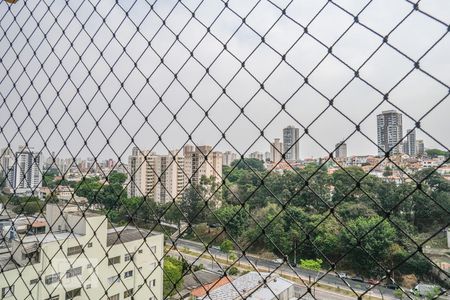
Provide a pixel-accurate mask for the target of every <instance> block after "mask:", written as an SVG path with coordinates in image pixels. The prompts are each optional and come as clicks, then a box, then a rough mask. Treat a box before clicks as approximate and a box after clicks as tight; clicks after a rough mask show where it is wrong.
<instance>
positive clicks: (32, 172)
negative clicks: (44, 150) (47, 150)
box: [10, 146, 43, 195]
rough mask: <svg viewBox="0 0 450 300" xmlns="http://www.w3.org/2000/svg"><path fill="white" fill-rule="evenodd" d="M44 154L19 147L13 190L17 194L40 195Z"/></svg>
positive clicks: (15, 159) (13, 177)
mask: <svg viewBox="0 0 450 300" xmlns="http://www.w3.org/2000/svg"><path fill="white" fill-rule="evenodd" d="M42 172H43V170H42V154H41V153H40V152H35V151H34V149H33V148H30V147H24V146H21V147H19V150H18V151H17V152H16V155H15V158H14V168H13V174H12V175H10V177H11V188H12V189H13V190H14V193H15V194H23V195H31V194H38V193H39V190H38V188H39V187H41V186H42Z"/></svg>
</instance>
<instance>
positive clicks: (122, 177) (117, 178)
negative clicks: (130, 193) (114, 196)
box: [108, 171, 127, 185]
mask: <svg viewBox="0 0 450 300" xmlns="http://www.w3.org/2000/svg"><path fill="white" fill-rule="evenodd" d="M126 180H127V175H126V174H124V173H120V172H117V171H112V172H111V173H110V174H109V175H108V182H109V184H111V185H116V184H117V185H123V184H124V183H125V181H126Z"/></svg>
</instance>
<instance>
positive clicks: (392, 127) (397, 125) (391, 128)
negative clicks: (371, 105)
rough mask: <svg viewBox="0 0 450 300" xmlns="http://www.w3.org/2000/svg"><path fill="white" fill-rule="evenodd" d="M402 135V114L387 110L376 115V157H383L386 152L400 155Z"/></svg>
mask: <svg viewBox="0 0 450 300" xmlns="http://www.w3.org/2000/svg"><path fill="white" fill-rule="evenodd" d="M402 134H403V126H402V114H400V113H398V112H397V111H395V110H387V111H383V112H382V113H381V114H379V115H377V145H378V147H379V148H378V155H380V156H383V155H384V152H387V151H390V152H391V153H393V154H397V153H401V150H402V149H401V148H402V145H401V143H400V141H401V139H402Z"/></svg>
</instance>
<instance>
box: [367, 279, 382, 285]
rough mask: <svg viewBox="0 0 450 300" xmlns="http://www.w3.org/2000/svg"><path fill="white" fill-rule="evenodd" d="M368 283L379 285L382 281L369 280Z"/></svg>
mask: <svg viewBox="0 0 450 300" xmlns="http://www.w3.org/2000/svg"><path fill="white" fill-rule="evenodd" d="M367 283H368V284H371V285H377V284H379V283H380V281H379V280H378V279H373V278H370V279H369V280H367Z"/></svg>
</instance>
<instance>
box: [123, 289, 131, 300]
mask: <svg viewBox="0 0 450 300" xmlns="http://www.w3.org/2000/svg"><path fill="white" fill-rule="evenodd" d="M131 296H133V289H129V290H127V291H125V292H124V293H123V297H124V298H128V297H131Z"/></svg>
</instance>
